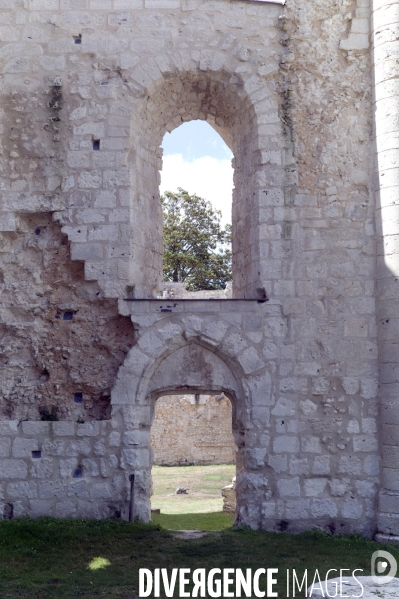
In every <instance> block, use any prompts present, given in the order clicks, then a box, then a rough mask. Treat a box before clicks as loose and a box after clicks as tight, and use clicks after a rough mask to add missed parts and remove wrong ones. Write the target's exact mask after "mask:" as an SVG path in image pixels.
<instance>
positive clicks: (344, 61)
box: [0, 0, 399, 536]
mask: <svg viewBox="0 0 399 599" xmlns="http://www.w3.org/2000/svg"><path fill="white" fill-rule="evenodd" d="M392 2H393V0H392ZM392 2H391V3H390V2H387V3H388V4H392ZM0 4H1V2H0ZM381 4H383V2H382V1H381V2H380V1H379V3H378V7H379V8H378V10H380V8H381V7H380V5H381ZM388 12H389V11H388ZM384 15H385V13H384ZM388 16H389V15H388ZM392 18H393V17H392ZM376 35H377V34H376ZM0 42H1V47H0V68H1V70H2V79H1V104H0V106H1V126H2V129H1V143H2V152H3V153H2V166H1V168H2V171H1V210H0V230H1V232H2V233H1V234H2V237H1V240H0V250H1V251H0V260H1V266H0V273H1V275H0V287H1V300H0V316H1V324H0V327H1V328H0V331H1V333H0V334H1V341H0V343H1V356H0V357H1V363H0V369H1V376H2V381H4V382H2V384H1V386H0V389H1V394H2V397H1V402H0V408H1V410H2V413H3V418H4V419H20V418H21V419H22V418H23V419H24V418H29V419H30V420H37V419H38V418H40V417H41V416H40V414H42V415H43V414H44V415H45V417H46V416H47V417H49V414H50V417H51V416H52V414H53V412H52V411H51V410H52V408H53V407H54V409H55V408H57V409H58V411H57V413H56V414H57V417H59V418H65V419H70V420H76V421H78V420H79V422H80V423H81V422H82V421H87V420H89V419H100V418H111V420H110V422H109V423H106V424H104V423H103V424H101V426H103V425H104V426H112V427H113V429H112V430H113V431H117V432H118V434H119V435H120V437H119V439H120V441H119V442H120V445H119V448H118V451H115V452H114V453H113V454H112V455H115V456H116V462H115V465H114V466H113V474H112V475H111V473H110V472H109V473H105V478H106V479H107V480H106V481H104V482H107V484H108V482H109V481H110V480H111V478H109V477H111V476H113V475H116V474H118V475H119V474H120V475H121V480H122V481H123V482H122V483H121V484H122V485H123V491H121V494H120V496H118V497H121V498H122V499H121V500H120V501H121V502H122V504H123V505H122V508H121V510H122V511H121V514H123V517H126V514H127V511H128V510H127V502H128V500H129V493H130V487H129V474H130V473H132V472H135V473H136V475H137V481H138V488H137V490H136V497H135V498H136V510H137V512H136V513H137V514H138V515H140V517H142V518H143V519H144V520H145V519H148V518H149V497H150V495H151V479H150V469H151V451H150V436H151V435H150V428H151V422H152V417H153V409H154V404H155V401H156V399H157V397H160V396H161V395H165V394H168V393H173V392H176V390H178V391H181V392H184V393H186V392H187V393H213V392H215V393H218V392H220V391H223V392H225V393H226V395H227V396H228V397H229V398H230V399H231V401H232V405H233V434H234V438H235V442H236V445H237V448H238V462H239V476H238V477H237V522H243V523H246V524H249V525H250V526H253V527H255V528H256V527H260V528H266V529H272V530H303V529H306V528H312V527H314V526H318V527H320V528H322V529H324V530H327V531H330V532H334V531H343V532H359V533H361V534H364V535H368V536H371V535H372V534H373V533H374V532H375V530H376V527H377V513H378V503H377V499H378V490H379V489H380V488H381V484H382V482H381V481H382V479H381V472H380V461H381V459H380V458H381V454H382V451H381V447H380V429H381V427H380V423H379V399H380V398H379V382H380V374H379V356H378V349H379V345H378V338H377V310H376V306H375V300H376V291H375V283H376V254H377V251H376V234H378V235H379V236H380V238H381V244H380V246H381V247H384V234H385V233H384V231H385V232H386V230H387V229H386V226H387V222H388V221H389V218H388V220H387V222H386V223H385V230H384V228H383V227H381V226H380V223H379V222H378V217H377V221H376V218H375V208H376V200H377V199H378V198H376V194H375V192H374V187H375V177H376V176H377V175H378V170H376V171H374V169H375V168H376V169H378V164H376V163H375V148H374V133H373V117H374V113H373V109H372V91H373V81H374V74H373V71H372V61H371V47H370V6H369V3H368V0H356V1H355V0H353V1H350V0H335V1H331V0H287V3H286V6H285V7H283V6H281V5H279V4H276V3H268V2H244V1H241V0H232V1H231V2H227V1H226V0H137V1H136V0H135V2H134V3H132V2H131V1H130V0H128V1H127V0H79V2H78V1H75V0H24V2H22V1H20V0H4V1H3V7H2V12H1V24H0ZM381 60H382V59H381ZM384 60H385V59H384ZM392 70H393V72H394V67H392ZM389 72H390V71H389V69H387V75H386V76H387V77H389ZM384 110H388V108H385V109H384ZM384 114H387V113H384ZM395 114H396V113H395ZM196 118H201V119H204V120H207V121H208V122H209V123H210V124H211V125H213V126H214V127H215V129H216V130H218V131H219V132H220V133H221V135H222V136H223V137H224V139H225V140H226V142H227V143H228V144H229V145H230V147H231V149H232V151H233V153H234V162H233V165H234V168H235V175H234V177H235V179H234V181H235V190H234V197H233V254H234V256H233V298H234V299H233V300H229V299H223V300H222V299H216V298H215V299H213V300H208V301H206V300H204V299H201V300H195V301H194V300H193V301H191V300H189V299H188V298H187V297H186V298H183V299H182V300H181V301H180V300H179V298H176V297H175V296H173V297H169V298H168V297H167V298H165V299H164V300H163V301H161V300H160V301H159V302H156V301H155V300H151V298H154V297H159V296H160V294H162V289H161V287H162V272H161V271H162V264H161V262H162V235H161V230H162V224H161V211H160V204H159V189H158V183H159V172H158V171H159V169H160V168H161V166H162V161H161V158H162V155H161V154H162V152H161V150H160V148H159V144H160V142H161V140H162V137H163V135H164V133H165V132H166V131H170V130H172V129H174V128H175V127H177V126H178V125H179V124H180V123H182V122H184V121H188V120H191V119H196ZM389 118H390V115H389V114H388V116H386V119H387V122H388V121H389ZM395 118H396V117H395ZM395 122H396V121H395ZM387 160H388V161H389V160H391V161H392V160H393V158H392V157H388V159H387ZM375 173H376V174H375ZM390 176H391V175H390ZM385 180H386V181H391V182H392V180H393V179H392V178H389V177H386V179H385ZM389 201H390V202H391V200H389ZM392 201H393V202H394V201H395V199H393V200H392ZM395 214H396V212H395ZM395 219H396V216H395V217H394V218H393V219H391V220H390V221H389V222H391V221H392V222H393V223H397V220H395ZM376 224H377V225H378V227H377V228H376ZM389 226H391V225H389ZM395 226H396V225H395ZM395 226H394V225H392V227H393V228H395ZM392 227H391V229H392ZM379 251H380V252H381V251H382V250H381V249H380V250H379ZM384 251H385V250H384ZM386 251H389V252H391V251H392V252H393V254H392V255H393V256H395V255H396V254H395V251H394V250H391V249H390V247H389V248H387V249H386ZM382 261H383V262H384V256H383V257H382ZM384 264H385V263H384ZM389 264H390V273H391V275H392V273H394V272H396V271H395V269H396V266H395V265H396V262H395V258H392V261H391V262H390V263H389ZM383 276H386V275H384V274H383ZM387 289H388V287H387ZM392 289H393V283H392ZM392 289H391V287H389V289H388V290H387V291H386V293H387V294H388V296H389V297H390V298H393V300H395V301H394V306H393V308H390V310H391V312H390V313H389V314H390V315H388V316H387V315H386V314H385V312H382V313H383V314H384V318H382V317H379V320H378V324H379V330H380V337H379V339H380V342H381V340H383V341H384V339H385V338H387V339H388V338H389V339H395V334H396V333H395V331H396V328H395V327H396V324H394V323H395V322H396V321H395V319H394V318H393V314H394V312H395V309H396V303H395V302H397V292H395V291H392ZM389 294H391V295H389ZM395 294H396V295H395ZM384 297H385V296H384ZM256 298H258V299H268V300H269V301H268V302H266V303H263V304H257V303H256V301H251V300H256ZM128 299H130V300H133V301H130V302H128V301H126V300H128ZM240 299H241V300H243V301H242V302H240V301H234V300H240ZM382 313H381V314H382ZM71 315H72V316H71ZM64 316H65V318H66V320H64ZM71 317H72V320H67V319H68V318H69V319H70V318H71ZM388 324H389V327H386V326H385V325H388ZM384 327H385V328H384ZM392 327H393V328H392ZM385 331H388V332H385ZM384 335H385V337H384ZM389 355H390V356H392V355H393V356H396V354H395V353H392V352H391V353H390V354H389ZM384 359H385V358H384ZM392 359H393V358H392V357H389V360H392ZM384 372H387V373H388V374H387V375H386V380H385V382H386V383H387V384H391V383H392V384H393V385H394V384H396V383H395V381H396V380H397V359H396V357H395V358H394V359H393V361H390V362H389V370H387V369H385V368H384ZM386 389H387V394H388V395H387V401H388V399H389V397H390V395H389V394H394V395H395V393H396V391H395V390H394V389H393V390H392V389H391V388H389V389H388V388H386ZM110 394H111V396H112V405H111V407H110V406H109V396H110ZM75 396H77V399H78V401H80V398H81V399H82V401H83V403H82V404H78V403H76V402H75ZM388 396H389V397H388ZM392 405H393V407H392ZM392 405H391V404H390V407H389V410H390V411H389V414H390V418H391V419H394V418H396V416H395V415H396V407H395V406H396V404H392ZM110 412H111V413H110ZM392 413H393V414H394V416H392ZM45 424H47V423H45ZM74 426H75V425H74ZM76 426H78V424H76ZM79 426H80V424H79ZM82 426H83V424H82ZM21 430H22V433H20V432H19V431H20V429H19V428H18V435H24V434H25V433H24V432H23V430H24V429H21ZM386 430H387V431H388V433H387V435H386V436H385V440H384V443H386V444H387V445H389V447H391V448H392V447H393V448H397V446H398V444H399V441H398V436H397V431H396V428H395V429H392V430H391V429H390V428H389V427H388V428H387V427H386ZM74 434H75V433H74ZM76 435H78V433H77V432H76ZM43 441H44V437H43ZM108 449H109V448H108ZM108 449H107V448H106V452H108ZM90 451H91V450H90ZM109 451H111V450H110V449H109ZM93 452H94V448H93ZM387 455H388V454H387ZM389 455H390V456H392V455H396V454H395V452H394V451H390V452H389ZM66 457H68V456H66ZM10 459H11V458H10ZM26 459H32V460H33V459H35V460H36V459H38V460H39V459H43V458H26ZM93 459H94V458H93ZM35 463H36V462H35ZM387 463H389V468H387V470H386V477H390V479H392V480H393V479H394V480H395V481H396V480H397V478H396V477H397V470H395V464H393V465H392V459H391V458H390V459H389V460H388V462H387ZM9 475H10V476H12V473H10V472H9V473H8V474H7V476H9ZM51 476H52V477H53V478H52V480H58V478H59V474H58V470H57V467H54V469H53V471H52V475H51ZM84 476H87V477H88V479H87V480H88V481H90V480H91V478H90V477H91V475H90V473H89V471H86V474H84ZM70 482H73V481H70ZM90 484H91V483H90ZM396 486H397V484H396V483H392V484H391V487H395V488H396ZM391 487H389V488H390V492H392V493H394V492H395V488H391ZM110 493H112V491H110ZM392 496H393V497H394V499H393V500H392V501H393V503H395V502H396V503H397V496H395V495H392ZM390 497H391V496H390ZM392 501H391V500H390V502H388V503H386V506H388V505H389V506H390V507H389V510H392ZM9 502H10V500H7V503H9ZM100 504H101V506H102V507H101V509H100V508H99V509H100V512H101V514H102V513H105V512H106V511H107V509H108V508H107V505H108V504H107V500H105V499H104V500H103V499H101V500H100V499H99V500H98V502H97V504H96V499H95V497H94V495H93V509H97V508H96V505H97V507H98V506H99V505H100ZM74 505H75V508H74V509H75V510H76V511H75V512H74V513H76V514H78V513H79V508H78V507H76V505H77V504H74ZM24 506H25V507H24V509H25V510H26V513H34V507H33V504H32V505H30V504H29V501H28V500H27V501H26V502H25V503H24ZM54 509H55V508H54V506H53V504H52V505H51V506H49V512H50V513H54ZM384 509H388V508H387V507H385V508H384ZM85 513H86V512H85ZM398 513H399V510H398ZM388 521H389V522H390V523H391V524H389V526H390V527H391V528H389V531H390V532H391V533H392V534H399V529H396V528H395V526H396V524H392V522H393V523H395V522H396V520H395V518H390V516H387V517H386V518H384V519H383V520H381V522H382V524H381V523H380V525H379V526H380V531H381V532H384V530H385V529H384V527H386V525H385V524H384V522H388ZM395 530H396V531H397V532H396V533H395Z"/></svg>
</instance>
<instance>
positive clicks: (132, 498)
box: [129, 474, 134, 522]
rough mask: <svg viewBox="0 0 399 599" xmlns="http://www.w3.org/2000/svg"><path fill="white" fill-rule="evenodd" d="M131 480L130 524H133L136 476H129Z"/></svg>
mask: <svg viewBox="0 0 399 599" xmlns="http://www.w3.org/2000/svg"><path fill="white" fill-rule="evenodd" d="M129 480H130V502H129V522H133V521H134V520H133V512H134V474H131V475H130V476H129Z"/></svg>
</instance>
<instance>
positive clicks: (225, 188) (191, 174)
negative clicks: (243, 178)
mask: <svg viewBox="0 0 399 599" xmlns="http://www.w3.org/2000/svg"><path fill="white" fill-rule="evenodd" d="M178 187H182V188H183V189H185V190H186V191H188V192H189V193H191V194H193V193H196V194H197V195H199V196H201V197H203V198H205V199H206V200H209V201H210V202H212V204H213V206H214V207H215V208H217V210H221V212H222V215H223V216H222V223H223V224H226V223H231V200H232V189H233V168H232V166H231V161H230V160H218V159H217V158H212V157H211V156H204V157H202V158H198V159H197V160H192V161H186V160H184V158H183V156H182V155H181V154H169V155H168V156H164V158H163V169H162V172H161V187H160V190H161V193H164V192H165V191H176V190H177V188H178Z"/></svg>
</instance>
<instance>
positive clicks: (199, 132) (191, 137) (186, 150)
mask: <svg viewBox="0 0 399 599" xmlns="http://www.w3.org/2000/svg"><path fill="white" fill-rule="evenodd" d="M162 147H163V151H164V156H169V155H171V154H182V155H183V156H184V158H185V159H186V160H190V161H192V160H196V159H198V158H202V157H203V156H211V157H212V158H216V159H218V160H232V158H233V154H232V153H231V151H230V150H229V148H228V147H227V146H226V144H225V143H224V141H223V139H222V138H221V137H220V135H219V134H218V133H217V132H216V131H215V129H214V128H213V127H211V126H210V125H209V124H208V123H207V122H206V121H190V122H189V123H184V124H183V125H180V127H177V129H175V130H174V131H172V133H166V135H165V137H164V138H163V142H162Z"/></svg>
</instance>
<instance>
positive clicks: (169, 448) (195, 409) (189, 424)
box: [151, 394, 236, 466]
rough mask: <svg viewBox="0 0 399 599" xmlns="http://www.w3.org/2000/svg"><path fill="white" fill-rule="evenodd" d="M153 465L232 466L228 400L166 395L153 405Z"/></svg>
mask: <svg viewBox="0 0 399 599" xmlns="http://www.w3.org/2000/svg"><path fill="white" fill-rule="evenodd" d="M151 445H152V447H153V450H154V464H162V465H168V466H172V465H181V464H196V465H205V464H234V462H235V453H236V445H235V442H234V437H233V434H232V409H231V402H230V400H229V399H228V398H227V397H225V396H224V395H223V394H219V395H197V396H196V395H183V396H181V395H169V396H165V397H160V398H159V399H157V401H156V404H155V416H154V422H153V423H152V427H151Z"/></svg>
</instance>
